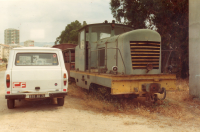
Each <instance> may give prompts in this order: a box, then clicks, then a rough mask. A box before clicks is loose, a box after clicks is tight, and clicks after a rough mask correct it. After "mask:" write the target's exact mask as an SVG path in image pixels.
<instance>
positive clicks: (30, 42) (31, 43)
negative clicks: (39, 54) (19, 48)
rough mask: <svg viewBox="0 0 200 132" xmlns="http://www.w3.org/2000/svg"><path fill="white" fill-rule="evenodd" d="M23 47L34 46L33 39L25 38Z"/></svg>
mask: <svg viewBox="0 0 200 132" xmlns="http://www.w3.org/2000/svg"><path fill="white" fill-rule="evenodd" d="M24 46H25V47H34V41H33V40H27V41H25V42H24Z"/></svg>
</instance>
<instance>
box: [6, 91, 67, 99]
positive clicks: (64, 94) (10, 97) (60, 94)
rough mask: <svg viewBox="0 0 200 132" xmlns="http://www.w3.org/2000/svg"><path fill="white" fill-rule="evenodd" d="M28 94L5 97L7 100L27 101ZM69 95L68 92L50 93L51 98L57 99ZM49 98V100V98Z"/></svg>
mask: <svg viewBox="0 0 200 132" xmlns="http://www.w3.org/2000/svg"><path fill="white" fill-rule="evenodd" d="M26 95H27V94H15V95H12V94H10V95H5V99H25V98H26ZM66 95H67V92H62V93H49V96H48V97H50V98H56V97H65V96H66ZM48 97H47V98H48Z"/></svg>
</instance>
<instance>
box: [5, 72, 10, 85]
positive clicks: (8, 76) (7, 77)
mask: <svg viewBox="0 0 200 132" xmlns="http://www.w3.org/2000/svg"><path fill="white" fill-rule="evenodd" d="M6 86H7V88H10V75H9V74H7V75H6Z"/></svg>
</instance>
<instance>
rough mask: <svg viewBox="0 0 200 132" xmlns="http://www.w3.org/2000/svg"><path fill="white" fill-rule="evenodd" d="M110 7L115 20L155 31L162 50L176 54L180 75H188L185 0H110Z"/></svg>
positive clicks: (186, 2) (186, 0)
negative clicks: (160, 41) (159, 36)
mask: <svg viewBox="0 0 200 132" xmlns="http://www.w3.org/2000/svg"><path fill="white" fill-rule="evenodd" d="M110 6H111V8H110V9H111V12H112V14H113V17H114V18H115V19H116V21H117V22H119V23H124V24H127V25H130V26H133V27H134V28H135V29H139V28H149V29H153V30H157V31H158V32H159V33H160V35H161V38H162V50H169V49H172V50H176V51H177V53H178V56H179V59H180V61H179V62H180V63H179V64H178V65H179V69H180V70H179V75H181V76H182V77H186V75H188V72H189V68H188V64H189V63H188V62H189V61H188V0H111V2H110ZM122 20H123V21H122ZM162 60H166V58H165V59H162Z"/></svg>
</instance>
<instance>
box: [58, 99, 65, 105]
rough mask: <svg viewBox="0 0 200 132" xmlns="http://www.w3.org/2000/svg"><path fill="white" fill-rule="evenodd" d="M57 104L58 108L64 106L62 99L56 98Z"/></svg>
mask: <svg viewBox="0 0 200 132" xmlns="http://www.w3.org/2000/svg"><path fill="white" fill-rule="evenodd" d="M57 104H58V105H59V106H63V105H64V98H57Z"/></svg>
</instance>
